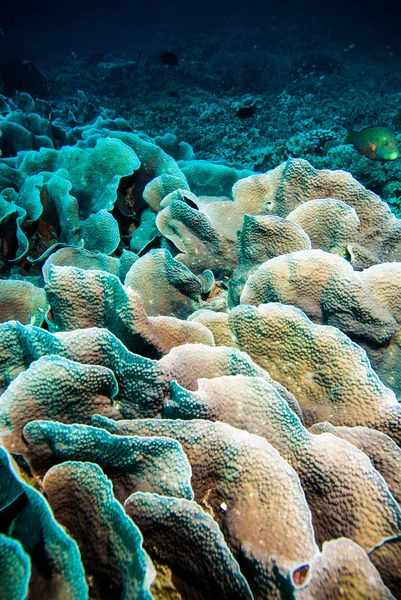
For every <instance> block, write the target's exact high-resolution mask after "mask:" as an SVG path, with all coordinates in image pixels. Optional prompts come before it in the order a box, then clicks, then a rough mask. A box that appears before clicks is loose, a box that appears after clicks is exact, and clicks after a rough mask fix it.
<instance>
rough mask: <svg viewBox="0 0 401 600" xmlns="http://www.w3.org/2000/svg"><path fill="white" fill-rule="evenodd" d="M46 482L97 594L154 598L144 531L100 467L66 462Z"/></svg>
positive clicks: (151, 569) (47, 488) (101, 595)
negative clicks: (143, 535) (75, 543)
mask: <svg viewBox="0 0 401 600" xmlns="http://www.w3.org/2000/svg"><path fill="white" fill-rule="evenodd" d="M43 485H44V489H45V491H46V493H47V497H48V499H49V503H50V506H51V507H52V509H53V511H54V513H55V516H56V518H57V519H58V520H59V521H60V522H61V523H62V524H63V525H64V526H65V527H66V528H67V529H68V530H69V531H70V532H71V533H72V534H73V535H74V538H75V539H77V541H78V545H79V547H80V551H81V555H82V562H83V564H84V566H85V570H86V573H87V574H88V575H89V576H90V577H91V578H92V581H93V583H92V585H93V586H94V589H95V590H96V592H97V594H98V597H99V598H105V599H106V598H110V597H118V598H121V599H124V600H128V599H131V598H137V599H138V600H151V598H152V596H151V594H150V591H149V588H150V585H151V584H152V582H153V579H154V569H153V566H152V563H151V562H150V559H149V558H148V556H147V554H146V553H145V552H144V550H143V549H142V536H141V533H140V531H139V530H138V528H137V527H136V526H135V525H134V523H133V522H132V521H131V520H130V519H129V517H128V516H127V515H126V514H125V513H124V510H123V508H122V506H121V505H120V504H119V502H117V500H115V498H114V497H113V491H112V489H113V488H112V485H111V483H110V481H109V480H108V479H107V477H105V475H104V473H103V472H102V470H101V469H100V467H98V466H97V465H95V464H92V463H85V462H82V463H80V462H78V463H77V462H64V463H61V464H60V465H57V466H54V467H52V468H51V469H49V471H48V472H47V473H46V476H45V478H44V480H43ZM89 525H91V527H90V533H89V535H88V531H87V529H88V526H89Z"/></svg>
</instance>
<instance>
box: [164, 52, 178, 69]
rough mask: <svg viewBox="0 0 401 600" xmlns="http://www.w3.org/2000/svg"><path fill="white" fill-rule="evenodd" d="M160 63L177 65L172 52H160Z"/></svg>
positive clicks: (176, 59)
mask: <svg viewBox="0 0 401 600" xmlns="http://www.w3.org/2000/svg"><path fill="white" fill-rule="evenodd" d="M160 56H161V59H162V63H163V64H165V65H170V67H176V66H177V65H178V58H177V57H176V55H175V54H174V52H160Z"/></svg>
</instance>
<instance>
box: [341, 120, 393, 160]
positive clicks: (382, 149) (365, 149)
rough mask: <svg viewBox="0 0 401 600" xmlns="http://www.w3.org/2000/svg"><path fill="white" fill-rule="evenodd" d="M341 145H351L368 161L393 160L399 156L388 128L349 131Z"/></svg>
mask: <svg viewBox="0 0 401 600" xmlns="http://www.w3.org/2000/svg"><path fill="white" fill-rule="evenodd" d="M343 143H344V144H353V145H354V147H355V149H356V151H357V152H359V154H363V155H364V156H367V157H368V158H370V160H395V159H396V158H398V156H399V154H400V153H399V150H398V145H397V140H396V139H395V136H394V133H393V132H392V131H391V129H389V128H388V127H366V129H362V131H350V132H349V133H348V134H347V137H346V138H345V140H344V142H343Z"/></svg>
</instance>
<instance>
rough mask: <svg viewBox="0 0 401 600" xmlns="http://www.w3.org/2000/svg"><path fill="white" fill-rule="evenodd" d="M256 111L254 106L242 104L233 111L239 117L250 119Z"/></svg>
mask: <svg viewBox="0 0 401 600" xmlns="http://www.w3.org/2000/svg"><path fill="white" fill-rule="evenodd" d="M255 113H256V106H243V107H242V108H239V109H238V110H237V112H236V113H235V116H236V117H238V118H239V119H250V118H251V117H253V115H254V114H255Z"/></svg>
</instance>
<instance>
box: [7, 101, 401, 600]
mask: <svg viewBox="0 0 401 600" xmlns="http://www.w3.org/2000/svg"><path fill="white" fill-rule="evenodd" d="M0 104H1V106H2V108H3V109H4V110H3V112H2V116H1V117H0V129H1V131H2V137H1V138H0V143H1V144H2V149H3V156H2V158H1V159H0V232H1V237H2V241H1V244H0V270H1V271H0V275H1V279H0V293H1V297H2V302H1V307H0V321H1V323H0V393H1V396H0V444H1V446H0V480H1V481H0V484H1V485H0V514H1V517H2V523H3V524H4V527H2V532H1V535H0V565H1V569H0V571H1V572H0V595H1V594H2V591H3V590H4V589H7V593H8V596H9V597H12V598H14V597H18V598H19V597H24V596H25V595H26V594H29V595H31V594H32V590H35V591H36V590H38V591H37V594H39V595H41V597H43V598H50V597H51V598H60V599H61V598H67V597H68V598H73V599H77V600H78V599H79V600H80V599H81V598H82V600H84V599H86V598H88V597H90V598H92V597H93V598H95V597H96V598H110V597H116V598H117V597H118V598H127V599H128V598H146V599H147V598H158V599H159V598H174V600H179V599H180V598H183V599H184V598H197V599H199V600H214V599H216V600H218V599H220V598H230V599H231V598H232V599H233V600H234V599H236V598H241V599H242V598H244V599H245V598H249V599H251V598H254V599H255V600H264V599H266V598H272V599H277V600H288V599H290V598H291V599H296V598H298V599H299V600H317V599H318V600H325V599H327V600H328V599H329V598H334V597H335V598H338V597H346V598H350V599H353V598H355V599H356V598H361V597H362V596H363V597H365V596H366V597H368V596H369V597H371V598H388V599H389V600H390V599H391V598H393V597H396V598H401V595H400V589H401V571H400V566H399V565H400V552H401V509H400V505H399V502H400V499H401V480H400V476H399V473H400V465H401V458H400V456H401V454H400V453H401V450H400V445H401V429H400V425H401V409H400V404H399V400H398V398H397V394H398V395H399V394H400V391H401V380H400V375H399V369H398V363H399V358H400V333H399V327H398V323H399V321H400V314H401V306H400V287H401V286H400V281H401V280H400V264H401V263H400V262H399V261H400V256H401V220H399V219H397V218H396V216H394V214H392V213H391V211H390V210H389V208H388V205H387V204H386V203H385V202H383V201H382V200H381V199H380V198H379V197H378V196H377V195H376V194H374V193H373V192H370V191H368V190H366V189H365V188H364V187H363V186H362V185H361V184H360V183H359V182H358V181H356V180H355V179H354V178H353V177H352V176H351V175H350V174H349V173H347V172H345V171H332V170H327V169H326V170H317V169H315V168H314V167H313V166H312V165H311V164H309V163H308V162H307V161H305V160H302V159H293V158H290V159H288V160H287V161H286V162H284V163H282V164H279V165H278V166H277V167H276V168H274V169H272V170H271V171H268V172H267V173H253V172H251V171H248V170H246V169H243V168H241V167H240V166H238V165H235V166H229V165H226V164H224V163H223V162H222V163H221V164H220V163H210V162H207V161H198V160H197V159H196V157H195V156H194V153H193V151H192V149H191V148H190V147H189V146H188V145H185V144H184V143H179V142H178V141H177V139H176V138H175V137H174V136H173V135H169V134H167V135H166V136H164V137H158V138H155V139H151V138H150V137H149V136H147V135H146V134H144V133H142V132H138V131H133V130H132V127H131V126H130V125H129V123H127V122H126V121H124V119H121V118H118V117H116V115H115V114H113V113H112V112H110V111H107V110H106V109H99V110H96V109H95V108H94V107H93V105H91V104H90V103H89V102H88V100H87V98H86V97H85V95H84V94H82V93H80V94H78V97H77V100H76V101H75V103H72V104H66V103H64V104H55V105H53V104H52V103H50V102H47V101H46V102H45V101H39V100H36V101H34V100H33V99H32V98H31V97H30V96H29V95H27V94H17V95H16V98H15V99H14V100H9V99H6V98H3V97H0ZM318 133H319V132H318ZM318 133H317V134H316V135H315V134H313V135H312V136H311V139H310V140H309V142H308V143H310V144H315V143H320V141H321V140H322V138H321V136H319V134H318ZM298 141H299V140H298ZM290 142H291V141H290ZM290 142H289V143H290ZM295 142H297V140H295ZM295 142H294V140H293V143H294V144H295ZM297 143H298V142H297ZM298 145H299V144H298ZM165 150H167V151H168V153H167V152H166V151H165ZM330 152H336V149H335V148H333V149H332V150H331V151H330ZM174 157H175V158H176V159H177V160H175V158H174ZM177 161H178V162H177ZM53 515H54V516H53ZM27 590H28V591H27Z"/></svg>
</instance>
